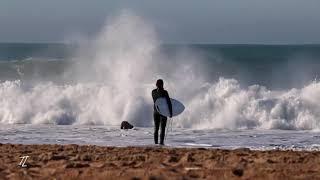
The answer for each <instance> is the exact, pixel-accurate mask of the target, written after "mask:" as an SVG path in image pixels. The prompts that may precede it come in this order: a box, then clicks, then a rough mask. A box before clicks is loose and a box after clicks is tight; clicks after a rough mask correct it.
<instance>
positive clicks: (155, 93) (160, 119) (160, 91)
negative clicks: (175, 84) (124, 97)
mask: <svg viewBox="0 0 320 180" xmlns="http://www.w3.org/2000/svg"><path fill="white" fill-rule="evenodd" d="M156 86H157V89H154V90H152V98H153V103H155V102H156V100H157V99H158V98H160V97H164V98H166V99H167V103H168V107H169V111H170V118H171V117H172V104H171V101H170V97H169V94H168V92H167V91H166V90H164V88H163V80H162V79H158V80H157V83H156ZM153 119H154V126H155V128H154V143H155V144H158V134H159V126H161V132H160V144H161V145H164V137H165V132H166V124H167V117H165V116H162V115H161V114H160V113H159V112H158V111H157V110H156V107H155V105H153Z"/></svg>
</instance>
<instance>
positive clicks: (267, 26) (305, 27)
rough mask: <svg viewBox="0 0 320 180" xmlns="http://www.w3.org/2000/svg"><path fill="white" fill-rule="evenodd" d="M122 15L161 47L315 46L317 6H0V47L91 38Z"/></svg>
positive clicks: (135, 1)
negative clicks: (135, 18)
mask: <svg viewBox="0 0 320 180" xmlns="http://www.w3.org/2000/svg"><path fill="white" fill-rule="evenodd" d="M122 9H129V10H131V11H133V12H135V13H136V14H138V15H139V16H142V17H144V18H146V19H147V20H148V21H149V22H151V23H152V24H153V26H155V28H156V31H157V32H158V35H159V37H160V38H161V40H162V41H163V42H166V43H260V44H261V43H263V44H279V43H280V44H300V43H320V1H319V0H305V1H303V0H159V1H152V0H112V1H111V0H24V1H22V0H1V1H0V42H61V41H63V40H65V39H68V36H73V35H76V34H83V35H85V36H92V35H94V34H95V33H97V32H98V31H99V30H100V29H101V27H102V26H103V25H104V24H105V22H106V19H107V18H108V17H110V16H114V15H115V14H117V13H118V12H119V11H121V10H122Z"/></svg>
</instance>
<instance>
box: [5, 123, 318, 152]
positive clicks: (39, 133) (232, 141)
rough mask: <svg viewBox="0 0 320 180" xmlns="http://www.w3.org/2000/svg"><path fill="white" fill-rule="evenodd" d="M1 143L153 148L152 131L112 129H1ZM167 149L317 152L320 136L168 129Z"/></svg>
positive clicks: (28, 127)
mask: <svg viewBox="0 0 320 180" xmlns="http://www.w3.org/2000/svg"><path fill="white" fill-rule="evenodd" d="M0 143H19V144H82V145H85V144H91V145H100V146H148V145H153V128H151V127H150V128H135V129H132V130H120V129H119V127H114V126H57V125H2V126H1V127H0ZM166 146H169V147H206V148H223V149H235V148H250V149H257V150H267V149H283V150H285V149H293V150H317V151H318V150H320V132H316V131H290V130H192V129H181V128H173V129H172V130H171V128H169V130H168V133H167V137H166Z"/></svg>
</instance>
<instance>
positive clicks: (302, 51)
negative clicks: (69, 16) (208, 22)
mask: <svg viewBox="0 0 320 180" xmlns="http://www.w3.org/2000/svg"><path fill="white" fill-rule="evenodd" d="M319 58H320V45H210V44H200V45H197V44H165V43H163V42H161V41H160V40H159V38H158V37H157V34H156V30H155V29H154V27H153V26H152V24H150V23H146V21H144V20H143V19H142V18H140V17H138V16H135V15H133V14H130V13H124V14H122V15H120V16H119V17H115V18H114V19H113V20H111V21H109V22H108V24H106V25H105V27H103V28H102V29H101V32H100V33H98V34H97V35H96V37H94V38H92V39H91V40H90V41H89V42H79V43H74V44H36V43H1V44H0V124H1V128H0V129H1V131H0V143H25V144H33V143H40V144H41V143H62V144H68V143H77V144H97V145H106V146H108V145H114V146H125V145H137V146H139V145H150V144H152V143H153V142H152V138H153V137H152V136H153V135H152V132H153V130H152V126H153V119H152V110H153V108H152V99H151V90H152V89H153V88H154V86H155V81H156V80H157V79H158V78H163V79H164V82H165V88H166V89H167V90H168V91H169V94H170V96H171V97H173V98H176V99H179V100H180V101H181V102H183V103H184V105H185V107H186V110H185V111H184V112H183V113H182V114H181V115H179V116H177V117H174V118H173V120H172V131H171V130H169V135H168V139H167V145H169V146H174V147H185V146H186V147H199V146H201V147H212V148H238V147H249V148H253V149H272V148H280V149H297V150H300V149H305V150H318V149H319V146H320V139H319V137H320V133H319V132H318V131H319V129H320V105H319V102H320V82H318V80H317V79H318V75H319V73H320V59H319ZM122 121H129V122H130V123H132V124H133V125H134V126H136V129H135V130H129V131H122V130H119V129H118V128H119V126H120V123H121V122H122ZM170 129H171V128H170Z"/></svg>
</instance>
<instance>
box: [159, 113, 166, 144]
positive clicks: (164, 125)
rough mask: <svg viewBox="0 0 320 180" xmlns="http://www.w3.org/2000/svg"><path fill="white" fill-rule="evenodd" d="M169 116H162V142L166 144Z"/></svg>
mask: <svg viewBox="0 0 320 180" xmlns="http://www.w3.org/2000/svg"><path fill="white" fill-rule="evenodd" d="M166 125H167V117H164V116H161V132H160V144H162V145H163V144H164V137H165V133H166Z"/></svg>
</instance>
